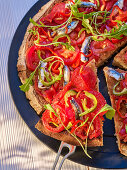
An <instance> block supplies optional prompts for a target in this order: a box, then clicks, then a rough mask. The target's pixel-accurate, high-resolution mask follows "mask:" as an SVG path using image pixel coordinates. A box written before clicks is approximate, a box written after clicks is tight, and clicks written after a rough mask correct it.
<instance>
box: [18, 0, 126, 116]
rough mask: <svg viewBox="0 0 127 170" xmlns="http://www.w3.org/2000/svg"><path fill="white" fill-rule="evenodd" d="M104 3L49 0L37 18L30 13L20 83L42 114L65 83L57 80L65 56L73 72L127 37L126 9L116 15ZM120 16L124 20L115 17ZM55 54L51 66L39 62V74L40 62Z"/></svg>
mask: <svg viewBox="0 0 127 170" xmlns="http://www.w3.org/2000/svg"><path fill="white" fill-rule="evenodd" d="M93 2H94V1H93ZM114 3H115V1H113V2H112V3H110V1H107V2H105V8H106V9H107V8H108V9H107V11H108V10H110V9H112V7H113V4H114ZM125 6H126V5H125ZM102 7H104V6H103V5H102V4H101V3H100V5H97V4H96V1H95V2H94V3H91V2H87V1H86V2H85V1H77V2H73V3H72V1H66V0H50V1H49V2H48V3H47V4H46V5H44V6H43V7H42V8H41V9H40V10H39V12H38V13H37V14H36V15H35V16H34V17H33V19H31V18H30V24H29V26H28V28H27V30H26V34H25V36H24V40H23V42H22V45H21V47H20V50H19V58H18V62H17V69H18V73H19V74H18V75H19V78H20V80H21V82H22V83H23V86H21V87H20V88H21V90H22V91H24V92H25V94H26V98H27V99H28V100H29V101H30V105H31V106H32V107H33V108H34V110H35V111H36V112H37V114H40V113H41V112H42V111H43V110H44V105H45V104H46V103H50V102H51V101H52V100H53V96H55V95H56V93H57V92H58V91H59V90H60V89H61V88H62V86H61V84H62V76H61V77H57V78H58V79H59V80H58V81H56V80H57V79H55V76H57V75H58V74H59V70H58V68H59V67H60V65H61V64H59V62H60V61H61V59H62V60H63V61H64V64H65V65H66V66H68V67H69V69H70V70H71V71H72V72H73V70H75V69H76V68H77V67H78V66H81V65H83V64H84V63H85V64H87V63H88V62H89V61H91V60H92V59H95V61H96V66H97V67H98V66H100V65H102V64H103V63H104V62H105V61H107V60H108V59H109V58H110V57H111V56H112V54H113V53H115V52H116V51H117V50H118V49H119V48H120V47H122V46H123V45H124V44H125V43H126V42H127V38H126V30H127V25H126V24H125V23H124V22H123V21H125V19H126V17H125V18H122V17H123V16H124V15H122V17H121V15H120V16H119V13H118V14H117V15H116V16H113V15H112V14H110V15H109V14H108V12H107V11H105V10H104V11H102V10H103V9H102ZM116 10H117V9H116ZM113 11H114V10H113ZM121 12H122V11H121ZM123 12H125V11H123ZM120 14H121V13H120ZM112 16H113V17H112ZM115 17H117V21H118V20H119V21H118V23H119V24H118V23H117V22H116V20H115V21H114V20H113V19H114V18H115ZM118 17H119V18H118ZM116 25H117V27H116ZM109 30H110V31H109ZM121 30H122V31H121ZM121 36H122V39H120V38H121ZM99 37H100V38H99ZM100 40H102V41H100ZM39 54H40V57H38V55H39ZM52 56H57V57H54V58H52V59H53V60H52V64H51V61H49V60H48V62H47V65H46V66H45V63H42V65H41V66H40V67H39V68H42V69H41V72H42V74H41V73H40V75H41V76H39V75H37V74H38V70H40V69H37V70H36V68H38V65H39V63H41V61H42V60H44V59H46V58H48V59H49V58H50V57H52ZM58 57H59V59H58ZM50 59H51V58H50ZM57 60H60V61H57ZM53 62H54V63H53ZM49 64H51V66H52V67H51V66H50V67H49ZM48 69H49V70H50V73H49V70H48ZM59 69H60V68H59ZM35 70H36V73H35ZM45 70H46V71H45ZM34 73H35V74H34ZM44 73H45V74H44ZM52 74H54V76H53V77H52ZM35 77H36V79H35ZM37 77H39V78H38V79H39V80H38V79H37ZM60 78H61V80H60ZM40 79H41V83H40ZM43 79H44V80H45V81H46V83H45V82H44V80H43ZM47 82H50V83H47ZM41 84H43V86H42V85H41Z"/></svg>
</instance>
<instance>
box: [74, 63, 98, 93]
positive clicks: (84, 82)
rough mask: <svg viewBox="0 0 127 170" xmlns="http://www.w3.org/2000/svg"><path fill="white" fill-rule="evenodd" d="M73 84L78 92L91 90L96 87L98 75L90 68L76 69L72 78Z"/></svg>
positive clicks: (81, 67)
mask: <svg viewBox="0 0 127 170" xmlns="http://www.w3.org/2000/svg"><path fill="white" fill-rule="evenodd" d="M71 81H72V84H73V85H74V87H75V88H77V90H79V91H82V90H90V89H95V87H96V83H97V81H96V75H95V73H94V72H93V70H92V69H91V68H90V67H85V66H80V67H78V68H76V69H75V70H74V72H73V74H72V77H71Z"/></svg>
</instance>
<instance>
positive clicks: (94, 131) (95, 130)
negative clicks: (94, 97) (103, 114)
mask: <svg viewBox="0 0 127 170" xmlns="http://www.w3.org/2000/svg"><path fill="white" fill-rule="evenodd" d="M101 134H102V130H101V123H100V119H99V117H96V118H95V119H94V121H93V124H92V128H91V129H90V132H89V139H93V138H97V137H98V136H100V135H101Z"/></svg>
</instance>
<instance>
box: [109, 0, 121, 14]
mask: <svg viewBox="0 0 127 170" xmlns="http://www.w3.org/2000/svg"><path fill="white" fill-rule="evenodd" d="M116 5H117V6H118V7H119V8H120V9H122V8H123V5H124V0H118V1H117V2H116V3H115V4H114V5H113V7H114V6H116ZM113 7H112V9H111V10H110V12H112V10H113Z"/></svg>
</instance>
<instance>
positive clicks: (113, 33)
mask: <svg viewBox="0 0 127 170" xmlns="http://www.w3.org/2000/svg"><path fill="white" fill-rule="evenodd" d="M116 22H118V24H117V26H118V28H116V27H113V28H112V29H111V30H110V31H109V32H107V31H106V30H105V32H104V34H100V35H97V34H96V35H93V36H92V38H93V40H96V41H100V40H99V37H101V40H102V41H103V40H104V39H106V38H109V39H111V38H116V39H122V38H123V37H121V35H125V36H127V23H125V22H122V23H121V22H120V21H117V20H116ZM119 23H120V24H119Z"/></svg>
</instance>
